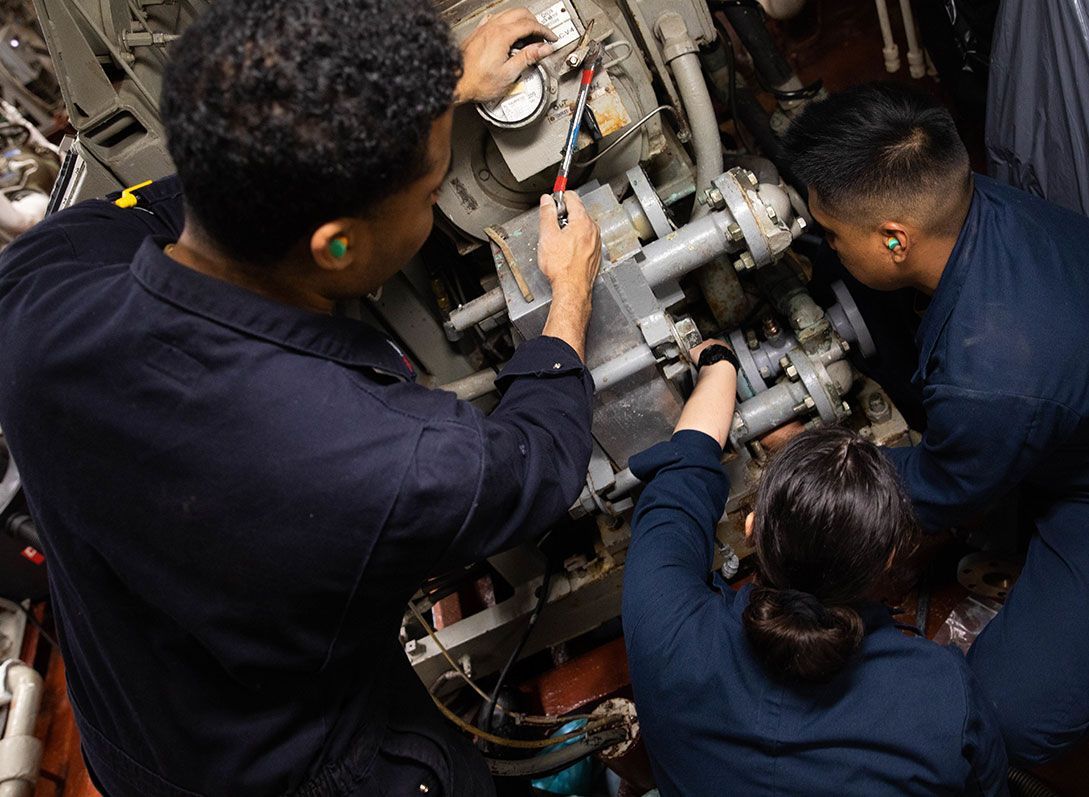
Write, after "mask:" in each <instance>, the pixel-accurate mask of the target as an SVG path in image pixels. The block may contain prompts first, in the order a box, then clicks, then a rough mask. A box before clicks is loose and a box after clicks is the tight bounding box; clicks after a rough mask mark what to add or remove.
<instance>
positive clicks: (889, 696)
mask: <svg viewBox="0 0 1089 797" xmlns="http://www.w3.org/2000/svg"><path fill="white" fill-rule="evenodd" d="M720 454H721V450H720V449H719V446H718V444H717V443H716V442H715V441H714V440H713V439H712V438H711V437H709V436H707V435H705V434H703V433H702V432H695V431H682V432H678V433H677V434H675V435H674V436H673V439H672V440H671V441H669V442H667V443H661V444H659V445H657V446H655V447H653V448H651V449H649V450H648V451H644V452H643V453H642V454H639V455H638V456H636V457H634V458H633V459H632V461H631V469H632V472H633V473H635V474H636V475H637V476H639V477H640V478H641V479H643V480H644V481H647V482H649V484H648V485H647V487H646V489H645V491H644V492H643V495H642V497H641V498H640V499H639V504H638V506H637V507H636V511H635V518H634V521H633V524H632V543H631V548H630V549H629V550H628V557H627V560H626V563H625V571H624V638H625V640H626V642H627V648H628V663H629V667H630V669H631V677H632V686H633V687H634V690H635V704H636V708H637V709H638V711H639V721H640V726H641V729H642V732H643V735H644V737H645V739H646V743H647V749H648V750H649V752H650V757H651V763H652V765H653V768H654V774H655V777H656V778H657V781H658V786H659V789H660V790H661V792H662V794H663V795H665V797H673V796H674V795H683V797H702V796H703V795H708V797H710V796H711V795H714V797H718V795H723V794H738V795H746V797H760V795H786V794H804V795H807V796H808V795H829V797H845V795H865V796H866V797H871V795H885V794H910V795H936V794H975V795H981V794H1004V793H1006V786H1005V778H1006V755H1005V752H1004V751H1003V749H1002V739H1001V736H1000V735H999V732H998V728H997V727H996V725H995V720H994V718H993V716H992V714H991V713H990V711H989V709H988V707H987V706H986V704H985V702H984V701H983V700H982V699H981V698H980V696H979V694H978V689H977V688H976V687H975V685H974V684H973V681H972V678H971V675H970V673H969V671H968V667H967V665H966V664H965V662H964V658H963V656H961V654H960V652H959V651H957V650H954V649H950V648H943V647H940V646H938V645H935V644H934V643H932V642H929V641H927V640H925V639H919V638H916V637H908V636H904V634H903V633H901V632H900V631H899V630H898V629H897V628H896V626H895V625H894V624H893V622H892V619H891V617H890V616H889V613H888V611H887V610H886V609H885V608H884V607H882V606H881V605H879V604H870V605H868V606H866V607H863V609H862V616H863V620H864V622H865V625H866V636H865V638H864V640H863V642H862V647H861V649H860V651H859V654H858V656H857V657H856V659H855V660H854V661H853V662H852V663H851V664H850V665H849V666H848V667H847V668H846V669H845V670H843V671H842V672H841V673H839V674H838V675H836V676H835V677H834V678H833V679H832V680H831V681H830V682H828V683H826V684H819V685H818V684H805V683H796V684H791V685H787V684H785V683H782V682H779V681H776V680H773V679H771V678H769V677H768V675H767V674H766V672H765V670H764V667H763V666H762V665H761V663H760V662H759V660H758V659H757V658H756V656H755V654H754V653H753V651H752V649H751V648H750V646H749V643H748V640H747V639H746V636H745V631H744V628H743V626H742V620H741V613H742V611H743V610H744V608H745V606H746V605H747V602H748V596H749V590H750V589H751V588H750V587H744V588H742V589H741V591H740V592H737V593H735V592H734V591H733V590H732V589H730V588H729V587H728V586H727V585H726V584H725V583H724V582H722V581H721V579H719V578H718V577H717V576H716V578H715V579H714V581H713V582H711V583H708V582H709V578H708V574H709V573H710V571H711V566H712V559H713V554H714V529H715V525H716V523H717V522H718V519H719V518H720V517H721V515H722V511H723V509H724V508H725V505H726V497H727V494H728V489H727V481H726V476H725V474H724V473H723V470H722V467H721V466H720V465H719V456H720Z"/></svg>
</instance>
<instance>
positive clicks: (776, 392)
mask: <svg viewBox="0 0 1089 797" xmlns="http://www.w3.org/2000/svg"><path fill="white" fill-rule="evenodd" d="M807 398H809V392H808V391H807V390H806V389H805V385H803V384H802V383H801V382H800V381H799V382H780V383H779V384H777V385H773V386H772V387H769V388H768V389H767V390H765V391H764V392H762V393H757V394H756V396H754V397H753V398H751V399H749V400H748V401H743V402H741V403H740V404H738V405H737V410H736V414H735V416H734V428H733V431H732V432H731V433H730V439H731V441H733V443H734V444H735V445H736V446H740V445H742V444H744V443H747V442H749V441H750V440H752V439H754V438H757V437H763V436H764V435H765V434H767V433H768V432H770V431H771V430H772V429H777V428H779V427H780V426H782V425H783V424H784V423H786V422H787V421H791V420H794V418H796V417H797V416H799V415H802V414H804V413H806V412H809V409H810V408H809V407H808V406H807V405H806V403H805V400H806V399H807Z"/></svg>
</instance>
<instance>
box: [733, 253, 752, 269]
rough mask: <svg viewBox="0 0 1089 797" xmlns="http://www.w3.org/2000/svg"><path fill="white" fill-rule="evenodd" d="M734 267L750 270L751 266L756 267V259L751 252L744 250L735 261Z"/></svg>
mask: <svg viewBox="0 0 1089 797" xmlns="http://www.w3.org/2000/svg"><path fill="white" fill-rule="evenodd" d="M734 268H736V269H737V270H738V271H748V270H749V269H750V268H756V261H755V260H753V258H752V254H751V253H749V252H742V253H741V256H740V257H739V258H738V259H737V260H735V261H734Z"/></svg>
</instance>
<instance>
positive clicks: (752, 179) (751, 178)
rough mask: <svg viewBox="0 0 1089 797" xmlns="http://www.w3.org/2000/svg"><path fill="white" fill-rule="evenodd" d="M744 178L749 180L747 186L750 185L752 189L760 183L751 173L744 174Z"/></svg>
mask: <svg viewBox="0 0 1089 797" xmlns="http://www.w3.org/2000/svg"><path fill="white" fill-rule="evenodd" d="M745 176H746V177H747V178H749V185H751V186H752V187H753V188H756V186H758V185H760V181H759V180H757V179H756V175H755V174H753V173H752V172H749V171H747V172H745Z"/></svg>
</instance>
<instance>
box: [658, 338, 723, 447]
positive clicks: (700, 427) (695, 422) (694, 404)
mask: <svg viewBox="0 0 1089 797" xmlns="http://www.w3.org/2000/svg"><path fill="white" fill-rule="evenodd" d="M710 346H725V347H726V348H727V349H729V348H730V346H729V344H727V343H726V341H724V340H718V339H717V338H710V339H708V340H705V341H704V342H703V343H701V344H700V345H699V346H696V347H694V348H693V349H692V350H691V351H690V352H689V353H688V356H689V357H690V358H691V360H692V362H694V363H695V362H699V358H700V354H701V353H702V352H703V350H704V349H706V348H708V347H710ZM731 351H732V349H731ZM736 399H737V370H736V369H735V368H734V366H733V364H731V363H729V362H726V361H725V360H723V361H722V362H717V363H713V364H711V365H708V366H705V367H704V368H701V369H700V371H699V374H698V376H697V378H696V389H695V390H693V391H692V395H691V396H689V398H688V402H687V403H686V404H685V405H684V410H683V411H682V412H681V417H680V420H678V421H677V426H676V428H675V429H674V430H673V431H674V432H679V431H681V430H682V429H691V430H693V431H696V432H703V433H704V434H707V435H710V436H711V437H713V438H715V440H717V441H718V444H719V445H720V446H722V447H725V446H726V441H727V440H728V439H729V437H730V427H731V426H733V422H734V402H735V401H736Z"/></svg>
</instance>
